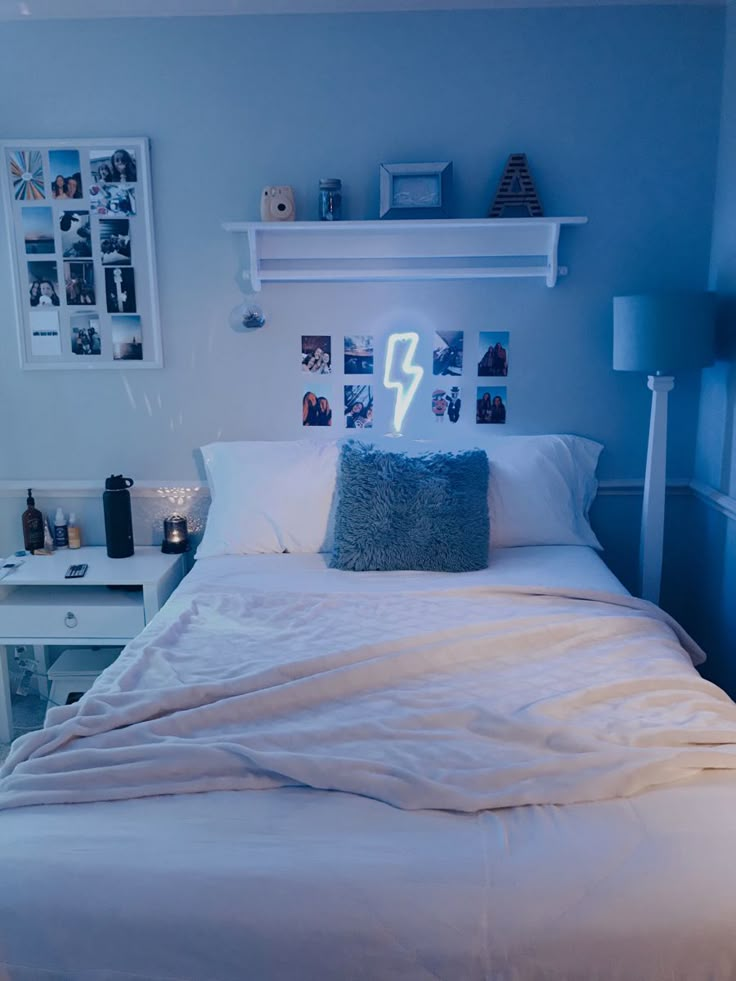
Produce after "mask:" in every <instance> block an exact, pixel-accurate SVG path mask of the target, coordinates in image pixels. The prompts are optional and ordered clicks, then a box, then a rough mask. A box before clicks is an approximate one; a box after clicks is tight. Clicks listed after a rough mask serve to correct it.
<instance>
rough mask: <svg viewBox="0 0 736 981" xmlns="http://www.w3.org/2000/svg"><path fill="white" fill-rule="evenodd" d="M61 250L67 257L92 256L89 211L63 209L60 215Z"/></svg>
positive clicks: (84, 257) (81, 257) (87, 257)
mask: <svg viewBox="0 0 736 981" xmlns="http://www.w3.org/2000/svg"><path fill="white" fill-rule="evenodd" d="M59 230H60V231H61V251H62V253H63V255H64V258H65V259H91V258H92V232H91V231H90V227H89V211H62V212H61V214H60V215H59Z"/></svg>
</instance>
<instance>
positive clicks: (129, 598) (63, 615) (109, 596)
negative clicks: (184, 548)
mask: <svg viewBox="0 0 736 981" xmlns="http://www.w3.org/2000/svg"><path fill="white" fill-rule="evenodd" d="M144 626H145V617H144V613H143V594H142V592H141V591H140V590H138V591H134V590H112V589H108V588H107V587H106V586H23V587H16V588H13V587H8V588H6V589H3V590H2V591H0V636H3V637H34V638H39V639H40V638H44V637H48V638H52V637H53V638H61V639H62V640H64V641H67V640H68V641H69V642H72V641H73V638H74V637H84V638H87V639H93V638H99V639H100V640H105V639H107V638H114V639H119V638H128V639H132V638H133V637H135V636H136V634H138V633H140V631H141V630H143V627H144Z"/></svg>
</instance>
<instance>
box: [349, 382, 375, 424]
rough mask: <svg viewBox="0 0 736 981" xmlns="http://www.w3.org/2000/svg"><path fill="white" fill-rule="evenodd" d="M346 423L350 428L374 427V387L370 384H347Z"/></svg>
mask: <svg viewBox="0 0 736 981" xmlns="http://www.w3.org/2000/svg"><path fill="white" fill-rule="evenodd" d="M344 411H345V425H346V426H347V428H348V429H371V428H372V427H373V389H372V387H371V386H370V385H345V404H344Z"/></svg>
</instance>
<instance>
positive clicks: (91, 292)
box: [64, 262, 96, 307]
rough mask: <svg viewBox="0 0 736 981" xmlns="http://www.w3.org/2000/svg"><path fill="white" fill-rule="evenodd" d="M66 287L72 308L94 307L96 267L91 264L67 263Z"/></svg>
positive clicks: (65, 265)
mask: <svg viewBox="0 0 736 981" xmlns="http://www.w3.org/2000/svg"><path fill="white" fill-rule="evenodd" d="M64 286H65V287H66V302H67V304H68V305H69V306H70V307H81V306H94V304H95V302H96V299H95V267H94V265H93V263H91V262H65V263H64Z"/></svg>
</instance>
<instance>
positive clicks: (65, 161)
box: [49, 150, 84, 199]
mask: <svg viewBox="0 0 736 981" xmlns="http://www.w3.org/2000/svg"><path fill="white" fill-rule="evenodd" d="M49 173H50V174H51V196H52V197H53V198H70V199H71V198H81V197H84V188H83V185H82V167H81V165H80V163H79V150H49Z"/></svg>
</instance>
